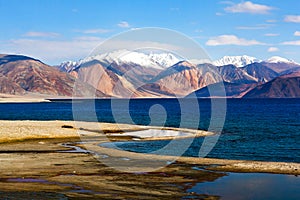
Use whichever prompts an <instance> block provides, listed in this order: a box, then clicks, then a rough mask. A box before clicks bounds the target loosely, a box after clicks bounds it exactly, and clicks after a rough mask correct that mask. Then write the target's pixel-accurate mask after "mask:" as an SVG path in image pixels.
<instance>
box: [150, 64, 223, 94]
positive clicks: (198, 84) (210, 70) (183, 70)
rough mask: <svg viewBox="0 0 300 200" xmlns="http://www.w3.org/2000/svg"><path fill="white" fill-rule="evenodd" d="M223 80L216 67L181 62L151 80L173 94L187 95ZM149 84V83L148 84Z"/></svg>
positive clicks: (164, 90)
mask: <svg viewBox="0 0 300 200" xmlns="http://www.w3.org/2000/svg"><path fill="white" fill-rule="evenodd" d="M220 80H222V78H221V76H220V75H219V73H218V72H217V71H216V67H215V66H212V65H209V64H207V65H197V66H196V65H193V64H191V63H189V62H187V61H182V62H179V63H177V64H175V65H173V66H172V67H169V68H168V69H166V70H164V71H162V72H161V73H160V74H158V75H157V76H156V77H154V79H152V80H151V83H152V85H153V84H154V85H156V86H157V87H159V88H161V90H162V91H163V92H164V93H168V94H173V96H175V95H176V96H186V95H187V94H189V93H190V92H192V91H194V90H197V89H199V88H202V87H205V86H207V85H210V84H213V83H217V82H219V81H220ZM148 86H149V84H148Z"/></svg>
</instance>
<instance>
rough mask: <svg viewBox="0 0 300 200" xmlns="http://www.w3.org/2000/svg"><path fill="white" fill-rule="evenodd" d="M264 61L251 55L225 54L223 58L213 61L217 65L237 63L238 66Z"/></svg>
mask: <svg viewBox="0 0 300 200" xmlns="http://www.w3.org/2000/svg"><path fill="white" fill-rule="evenodd" d="M255 62H262V61H261V60H259V59H257V58H254V57H251V56H246V55H243V56H224V57H223V58H221V59H219V60H216V61H214V62H213V64H214V65H216V66H224V65H235V66H236V67H244V66H246V65H249V64H252V63H255Z"/></svg>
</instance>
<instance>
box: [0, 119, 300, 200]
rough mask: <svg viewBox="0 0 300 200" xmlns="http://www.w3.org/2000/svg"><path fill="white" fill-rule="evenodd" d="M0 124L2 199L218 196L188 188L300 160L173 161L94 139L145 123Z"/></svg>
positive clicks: (291, 170)
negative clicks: (109, 147)
mask: <svg viewBox="0 0 300 200" xmlns="http://www.w3.org/2000/svg"><path fill="white" fill-rule="evenodd" d="M0 126H1V128H0V142H1V144H0V162H1V165H0V196H1V197H4V198H5V197H9V196H15V197H16V198H19V197H20V198H27V199H29V198H33V199H43V198H44V197H49V198H51V199H64V198H65V199H72V198H75V199H77V198H87V197H88V198H102V199H141V198H142V199H157V198H159V199H180V198H196V199H197V198H198V199H205V198H207V199H217V198H218V196H217V195H214V194H209V195H208V194H198V193H193V192H188V191H190V189H191V188H192V187H194V186H195V185H196V184H197V183H201V182H207V181H215V180H216V179H218V178H220V177H223V176H226V175H227V173H226V172H229V171H237V172H268V173H282V174H294V175H299V167H300V164H299V163H276V162H256V161H236V160H222V159H209V158H188V157H180V158H178V159H177V160H176V158H174V157H172V156H159V155H149V154H147V155H146V154H139V153H133V152H125V151H120V150H117V149H107V148H104V147H100V146H98V144H99V143H101V142H107V141H110V140H119V139H121V140H125V139H132V138H127V137H126V138H123V137H122V136H121V137H108V138H109V139H110V140H108V138H107V137H106V135H109V133H114V134H115V133H118V132H120V134H121V130H122V131H124V130H125V131H134V130H145V129H146V128H147V127H144V126H142V127H140V126H133V125H122V124H121V125H116V124H107V123H101V124H99V123H97V124H96V123H93V124H91V123H76V124H74V122H71V121H45V122H40V121H0ZM72 127H77V128H72ZM78 127H79V128H80V129H78ZM100 130H102V131H100ZM202 134H203V132H202ZM75 147H77V149H75V150H74V148H75ZM171 162H173V163H172V164H170V163H171ZM156 164H157V165H156ZM155 166H158V167H157V168H154V167H155ZM145 171H146V172H145Z"/></svg>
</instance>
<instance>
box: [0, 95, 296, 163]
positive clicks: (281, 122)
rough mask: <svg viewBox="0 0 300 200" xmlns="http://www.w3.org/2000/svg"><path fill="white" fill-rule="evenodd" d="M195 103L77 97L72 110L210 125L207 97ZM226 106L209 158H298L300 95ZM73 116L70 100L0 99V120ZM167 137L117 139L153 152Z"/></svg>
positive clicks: (101, 117) (194, 152)
mask: <svg viewBox="0 0 300 200" xmlns="http://www.w3.org/2000/svg"><path fill="white" fill-rule="evenodd" d="M194 103H195V100H191V99H179V100H178V99H131V100H129V99H126V100H124V99H113V100H110V99H99V100H96V101H94V100H77V101H76V102H75V103H74V104H73V105H75V107H73V109H75V110H77V112H78V113H80V117H78V115H77V116H75V118H76V119H77V120H78V119H79V120H84V121H95V120H98V121H100V122H112V123H114V122H118V123H131V124H132V123H135V124H141V125H149V124H150V125H160V126H161V125H162V126H170V127H180V126H181V127H182V126H183V127H189V128H198V129H204V130H207V129H209V126H210V122H211V115H212V111H211V110H212V109H211V108H212V103H211V100H210V99H198V107H195V106H194ZM91 105H92V106H91ZM183 108H184V110H183ZM226 110H227V112H226V119H225V124H224V127H223V129H222V133H221V135H220V137H219V140H218V141H217V143H216V145H215V146H214V148H213V149H212V151H211V152H210V153H209V154H208V155H207V157H211V158H226V159H246V160H263V161H284V162H300V99H227V105H226ZM91 113H94V116H93V114H91ZM198 114H200V120H197V119H198V118H197V116H198ZM95 116H96V118H97V119H95ZM182 116H184V118H183V117H182ZM73 118H74V116H73V112H72V102H71V101H65V100H62V101H57V102H43V103H1V104H0V119H1V120H73ZM195 123H197V124H196V127H195ZM169 142H170V141H151V142H139V141H137V142H118V143H115V144H116V146H117V147H118V148H121V149H124V150H127V151H134V152H146V153H151V152H153V151H155V150H157V149H160V148H162V147H164V146H165V145H167V144H168V143H169ZM183 142H184V141H183ZM202 142H203V138H195V139H194V140H193V143H192V145H191V146H190V147H189V148H188V149H187V151H186V152H185V153H184V156H194V157H197V156H198V153H199V148H200V146H201V144H202ZM104 145H107V146H110V145H111V144H109V143H108V144H104Z"/></svg>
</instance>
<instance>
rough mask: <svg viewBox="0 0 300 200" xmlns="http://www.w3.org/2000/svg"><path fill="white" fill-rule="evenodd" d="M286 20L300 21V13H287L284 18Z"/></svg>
mask: <svg viewBox="0 0 300 200" xmlns="http://www.w3.org/2000/svg"><path fill="white" fill-rule="evenodd" d="M284 21H285V22H293V23H300V15H287V16H285V18H284Z"/></svg>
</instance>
